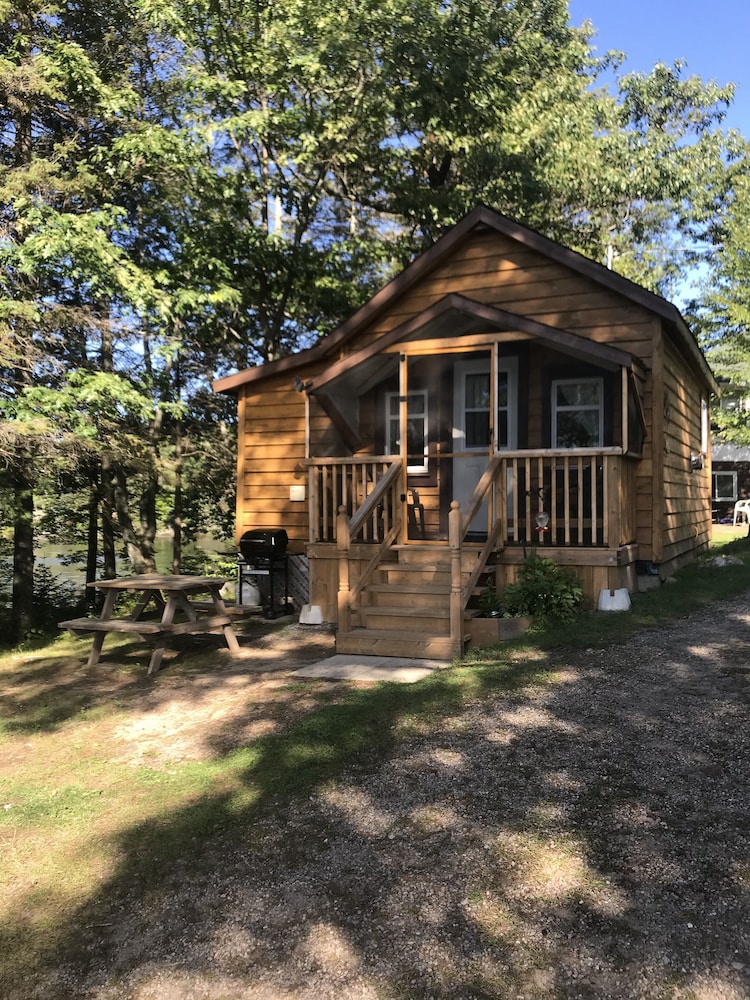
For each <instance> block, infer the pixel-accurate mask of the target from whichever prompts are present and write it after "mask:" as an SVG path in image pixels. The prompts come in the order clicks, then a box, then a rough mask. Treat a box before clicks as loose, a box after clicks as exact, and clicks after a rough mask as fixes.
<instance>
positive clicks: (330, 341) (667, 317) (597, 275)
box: [213, 205, 718, 392]
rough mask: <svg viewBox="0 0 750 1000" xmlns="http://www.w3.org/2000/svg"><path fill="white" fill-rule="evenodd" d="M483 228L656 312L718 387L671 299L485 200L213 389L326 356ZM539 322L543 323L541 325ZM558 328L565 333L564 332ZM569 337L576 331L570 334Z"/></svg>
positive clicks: (237, 384)
mask: <svg viewBox="0 0 750 1000" xmlns="http://www.w3.org/2000/svg"><path fill="white" fill-rule="evenodd" d="M486 229H491V230H493V231H495V232H497V233H501V234H502V235H504V236H507V237H509V238H510V239H512V240H514V241H516V242H517V243H519V244H521V245H523V246H526V247H528V248H529V249H531V250H534V251H536V252H538V253H540V254H542V255H543V256H545V257H547V258H548V259H550V260H553V261H555V262H556V263H559V264H563V265H564V266H565V267H568V268H570V270H572V271H575V272H576V273H578V274H580V275H582V276H583V277H586V278H588V279H590V280H591V281H593V282H596V283H597V284H599V285H602V286H604V287H605V288H607V289H609V290H610V291H612V292H616V293H617V294H618V295H621V296H622V297H623V298H625V299H628V300H629V301H631V302H633V303H635V304H637V305H640V306H642V307H643V308H644V309H647V310H649V311H650V312H652V313H654V314H655V315H657V316H659V317H660V318H661V319H662V320H664V322H665V323H666V325H667V328H668V329H669V330H670V332H671V333H672V335H673V336H674V337H675V339H676V340H677V342H678V344H680V345H681V346H683V347H684V348H685V349H686V351H687V354H688V355H689V357H690V359H691V360H692V362H693V364H694V365H695V366H696V367H697V369H698V371H699V372H700V373H701V374H702V376H703V378H704V379H705V381H706V383H707V385H708V387H709V388H710V389H711V390H712V391H713V392H717V391H718V387H717V386H716V383H715V381H714V377H713V374H712V373H711V369H710V368H709V366H708V363H707V361H706V359H705V357H704V356H703V352H702V351H701V349H700V348H699V346H698V343H697V341H696V340H695V337H694V336H693V334H692V333H691V331H690V329H689V328H688V326H687V324H686V323H685V320H684V319H683V317H682V315H681V314H680V311H679V310H678V309H677V307H676V306H674V305H672V303H671V302H667V300H666V299H663V298H662V297H661V296H660V295H656V294H654V293H653V292H649V291H647V290H646V289H645V288H642V287H641V286H640V285H637V284H635V282H633V281H630V280H629V279H628V278H624V277H623V276H622V275H620V274H617V273H616V272H614V271H610V270H609V269H608V268H606V267H604V266H603V265H602V264H599V263H597V262H596V261H594V260H591V259H590V258H588V257H584V256H583V254H580V253H578V252H577V251H576V250H570V249H569V248H568V247H564V246H562V245H561V244H560V243H556V242H555V241H554V240H551V239H549V238H548V237H546V236H542V235H541V233H537V232H535V231H534V230H533V229H529V228H528V227H527V226H524V225H522V224H521V223H520V222H515V221H514V220H513V219H510V218H508V217H507V216H505V215H502V214H501V213H500V212H497V211H495V209H492V208H489V207H488V206H486V205H479V206H477V208H475V209H474V210H473V211H471V212H470V213H469V214H468V215H466V216H464V218H463V219H461V220H460V221H459V222H457V223H456V225H455V226H453V227H452V228H451V229H449V230H448V232H447V233H446V234H445V235H444V236H443V237H441V239H439V240H438V241H437V243H435V244H433V246H431V247H430V248H429V249H428V250H426V251H425V252H424V253H422V254H420V255H419V256H418V257H416V258H415V259H414V260H413V261H412V262H411V264H409V265H408V266H407V267H405V268H404V270H403V271H401V272H400V273H399V274H397V275H396V276H395V277H394V278H392V279H391V280H390V281H389V282H388V283H387V284H386V285H384V286H383V288H381V289H380V291H379V292H376V294H375V295H373V296H372V298H371V299H369V300H368V301H367V302H366V303H365V304H364V305H363V306H361V307H360V308H359V309H358V310H357V311H356V312H355V313H353V314H352V315H351V316H350V317H349V319H347V320H346V321H345V322H344V323H342V324H341V325H340V326H338V327H337V328H336V329H335V330H333V331H332V332H331V333H330V334H328V335H327V336H326V337H324V338H323V339H322V340H320V341H319V342H318V343H317V344H316V345H315V346H314V347H310V348H307V349H306V350H304V351H300V352H299V353H298V354H294V355H290V356H289V357H286V358H280V359H278V360H276V361H269V362H267V363H266V364H264V365H260V366H257V367H255V368H247V369H245V370H244V371H241V372H238V373H236V374H235V375H229V376H227V377H226V378H222V379H218V380H217V381H215V382H214V383H213V387H214V390H215V391H216V392H235V391H236V390H237V389H238V388H239V387H240V386H241V385H244V384H245V383H247V382H254V381H258V380H260V379H264V378H268V377H270V376H272V375H277V374H283V372H285V371H290V372H291V371H295V370H297V369H299V368H302V367H304V365H306V364H310V363H311V362H319V361H323V360H325V359H326V358H327V357H329V356H330V354H331V353H333V352H338V351H339V350H340V349H341V347H342V345H343V344H345V343H346V341H348V340H349V339H351V338H352V337H353V336H355V335H356V334H357V333H358V332H359V331H360V330H361V329H362V328H363V327H365V326H367V325H368V324H370V323H372V322H373V321H374V320H375V319H376V318H377V317H378V316H379V315H381V314H382V313H383V312H384V311H385V310H386V309H387V308H388V307H389V306H390V305H391V303H392V302H393V301H394V300H395V299H396V298H398V297H399V296H400V295H403V294H404V293H405V292H406V291H407V290H408V289H410V288H411V287H412V286H413V285H415V284H416V282H418V281H419V280H420V279H421V278H422V277H424V276H425V275H426V274H428V273H429V272H430V271H431V270H432V269H433V268H435V267H436V266H437V265H438V264H439V263H441V262H442V261H443V260H444V259H445V258H446V257H448V256H449V255H450V254H451V253H452V252H453V251H454V249H455V248H456V247H457V246H458V245H459V244H460V243H462V242H463V241H464V240H465V239H466V238H467V237H468V236H469V235H470V234H471V233H472V232H474V231H481V230H486ZM499 311H501V310H499ZM539 325H540V326H541V325H542V324H539ZM550 329H551V328H550ZM560 332H561V333H564V332H565V331H560ZM569 336H574V335H573V334H569ZM581 339H583V338H581ZM621 353H622V352H621Z"/></svg>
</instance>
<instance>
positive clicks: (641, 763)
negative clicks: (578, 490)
mask: <svg viewBox="0 0 750 1000" xmlns="http://www.w3.org/2000/svg"><path fill="white" fill-rule="evenodd" d="M749 608H750V595H745V596H743V597H742V598H740V599H737V600H735V601H733V602H731V603H728V604H726V605H725V606H724V607H722V608H721V610H720V611H718V612H717V610H716V609H712V610H710V611H707V612H706V613H705V614H702V615H699V616H695V617H693V618H691V619H690V620H686V621H679V622H676V623H674V624H673V625H672V626H670V627H669V628H664V629H660V630H653V631H643V632H641V633H639V634H638V635H637V636H636V637H634V638H633V639H632V640H631V641H628V643H627V644H626V645H622V646H615V647H609V648H606V649H596V650H594V649H590V650H585V651H583V652H581V653H580V654H576V655H575V656H568V657H563V658H561V659H559V662H555V663H554V664H553V665H554V666H555V667H556V668H557V669H558V671H559V673H558V674H557V679H556V680H555V681H554V682H552V683H549V684H544V685H539V686H534V687H531V688H526V689H524V690H519V691H516V692H514V693H511V694H504V695H497V694H495V695H493V694H491V693H490V694H488V695H487V696H485V697H483V698H482V699H481V700H477V701H476V702H474V703H472V704H470V705H468V706H464V707H463V708H462V709H461V711H460V712H457V713H456V714H455V715H453V716H451V717H450V718H447V719H445V720H443V722H442V723H440V724H438V725H433V726H431V727H430V730H429V731H424V732H419V731H412V732H411V733H410V734H407V735H405V736H404V739H403V740H401V741H400V742H398V743H397V750H396V751H395V753H394V754H393V755H392V756H391V757H390V758H389V759H387V760H385V761H382V762H379V763H378V764H377V766H373V767H370V768H367V767H360V768H357V769H352V770H349V771H348V772H346V773H345V774H343V775H341V776H340V777H339V778H338V779H336V780H335V781H332V782H331V783H330V784H329V785H327V786H326V787H322V788H318V789H316V790H315V792H314V794H313V795H312V796H311V797H309V798H308V799H306V800H305V801H303V802H302V803H301V804H297V805H295V807H294V808H293V809H286V808H285V809H281V808H279V809H278V810H277V812H276V814H275V815H274V816H273V817H272V818H269V819H266V820H263V821H261V822H260V824H256V825H255V826H254V827H253V829H251V830H250V829H249V830H248V837H247V844H246V845H245V846H244V847H243V848H242V849H237V848H232V850H231V851H227V852H224V851H222V850H221V847H220V845H218V844H217V843H216V842H214V843H212V844H210V845H209V846H208V847H207V850H212V851H214V852H215V864H213V865H211V866H210V867H209V866H204V868H203V869H202V870H203V871H207V872H210V874H201V875H198V876H196V875H195V874H194V871H192V870H191V866H188V865H186V866H185V868H184V870H177V871H174V872H172V873H171V874H170V875H169V876H165V878H168V881H169V884H170V886H171V891H170V893H169V894H165V893H163V892H162V891H160V892H159V893H158V894H155V895H154V897H153V898H148V897H144V896H143V895H142V894H139V895H138V896H137V897H135V896H134V897H133V898H131V899H129V900H126V902H125V903H124V904H123V905H121V906H120V907H119V908H118V910H117V911H116V912H115V913H114V914H110V916H109V925H108V927H107V928H106V929H101V928H100V929H99V930H98V932H97V933H98V934H99V938H98V945H97V948H96V949H95V953H94V954H93V955H92V958H91V964H90V966H89V967H88V969H87V971H86V972H82V971H76V970H73V969H67V970H60V971H59V974H57V975H56V976H55V977H54V980H53V981H50V982H48V983H47V985H46V993H45V995H46V996H48V997H55V998H57V997H92V998H95V1000H115V998H116V1000H193V998H196V1000H230V998H247V1000H313V998H315V1000H334V998H335V1000H341V998H344V1000H386V998H387V1000H390V998H394V1000H395V998H403V1000H407V998H415V1000H427V998H436V1000H437V998H440V1000H447V998H462V1000H470V998H476V1000H486V998H498V1000H505V998H513V1000H516V998H519V1000H520V998H527V1000H534V998H558V997H559V998H594V997H601V998H605V997H607V998H609V997H611V998H618V1000H619V998H623V1000H625V998H693V1000H740V998H743V1000H744V998H748V997H750V803H749V801H748V794H747V779H748V774H749V773H750V753H749V746H750V729H749V728H748V694H749V691H750V672H749V671H750V655H749V654H750V611H749V610H748V609H749ZM166 896H168V904H167V905H165V902H164V900H165V897H166ZM40 995H41V994H40Z"/></svg>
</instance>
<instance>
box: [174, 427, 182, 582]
mask: <svg viewBox="0 0 750 1000" xmlns="http://www.w3.org/2000/svg"><path fill="white" fill-rule="evenodd" d="M174 455H175V462H174V516H173V518H172V530H173V532H174V537H173V541H172V572H173V573H179V572H180V566H181V563H182V421H181V420H177V421H176V426H175V441H174Z"/></svg>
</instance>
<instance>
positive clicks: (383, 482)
mask: <svg viewBox="0 0 750 1000" xmlns="http://www.w3.org/2000/svg"><path fill="white" fill-rule="evenodd" d="M400 472H401V459H400V458H395V459H394V460H393V462H392V463H391V467H390V469H389V470H388V471H387V472H386V474H385V475H384V476H382V477H381V478H380V479H378V481H377V483H376V484H375V486H374V488H373V490H372V493H370V494H368V496H367V497H365V499H364V502H363V503H362V506H361V507H359V508H358V509H357V511H356V513H354V514H353V515H352V517H351V520H350V521H349V536H350V538H353V537H354V536H355V535H357V534H358V532H359V530H360V528H361V527H362V525H363V524H364V522H365V521H367V519H368V518H369V517H371V516H372V515H373V514H374V513H375V511H376V510H377V508H378V506H379V504H380V502H381V501H382V499H383V497H384V496H385V495H386V493H387V492H388V490H389V488H390V486H391V483H392V482H393V481H394V480H395V479H397V478H398V476H399V473H400Z"/></svg>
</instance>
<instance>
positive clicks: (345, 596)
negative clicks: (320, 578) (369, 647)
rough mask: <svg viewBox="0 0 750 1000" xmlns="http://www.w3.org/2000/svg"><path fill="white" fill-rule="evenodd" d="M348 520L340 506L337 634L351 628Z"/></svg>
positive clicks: (337, 533)
mask: <svg viewBox="0 0 750 1000" xmlns="http://www.w3.org/2000/svg"><path fill="white" fill-rule="evenodd" d="M350 545H351V538H350V536H349V518H348V517H347V514H346V507H344V505H343V504H342V505H341V506H340V507H339V509H338V515H337V517H336V546H337V548H338V554H339V590H338V612H339V615H338V617H339V632H340V633H344V632H350V631H351V628H352V612H351V588H350V581H349V549H350Z"/></svg>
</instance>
